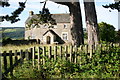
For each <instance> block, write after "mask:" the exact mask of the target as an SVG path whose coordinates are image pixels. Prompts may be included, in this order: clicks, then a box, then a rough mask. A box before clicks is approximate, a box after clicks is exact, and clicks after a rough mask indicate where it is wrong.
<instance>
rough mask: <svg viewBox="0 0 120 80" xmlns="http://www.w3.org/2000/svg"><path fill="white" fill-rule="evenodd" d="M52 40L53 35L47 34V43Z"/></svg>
mask: <svg viewBox="0 0 120 80" xmlns="http://www.w3.org/2000/svg"><path fill="white" fill-rule="evenodd" d="M50 42H51V37H50V36H47V44H50Z"/></svg>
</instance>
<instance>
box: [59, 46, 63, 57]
mask: <svg viewBox="0 0 120 80" xmlns="http://www.w3.org/2000/svg"><path fill="white" fill-rule="evenodd" d="M62 52H63V51H62V46H60V59H62Z"/></svg>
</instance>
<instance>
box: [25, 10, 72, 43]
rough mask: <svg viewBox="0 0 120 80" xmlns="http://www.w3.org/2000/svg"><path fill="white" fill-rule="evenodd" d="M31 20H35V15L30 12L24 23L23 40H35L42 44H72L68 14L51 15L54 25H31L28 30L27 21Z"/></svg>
mask: <svg viewBox="0 0 120 80" xmlns="http://www.w3.org/2000/svg"><path fill="white" fill-rule="evenodd" d="M32 18H37V14H34V13H33V11H30V12H29V17H28V19H27V20H26V22H25V39H37V40H39V41H40V43H42V44H54V43H58V44H64V43H72V36H71V30H70V29H71V24H70V15H69V14H52V18H53V19H54V20H55V21H56V25H52V27H49V26H48V25H46V24H43V25H41V24H38V25H34V24H32V25H31V27H30V28H28V24H29V21H30V20H31V19H32Z"/></svg>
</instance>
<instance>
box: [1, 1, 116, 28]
mask: <svg viewBox="0 0 120 80" xmlns="http://www.w3.org/2000/svg"><path fill="white" fill-rule="evenodd" d="M19 1H25V0H9V2H10V4H11V6H10V7H7V8H2V7H0V16H3V15H6V14H9V15H10V14H11V12H13V11H14V10H16V9H17V8H18V7H19V6H18V3H17V2H19ZM40 1H42V0H28V2H27V3H26V8H25V10H24V11H23V12H22V14H20V19H21V21H19V22H16V23H14V24H11V23H10V22H6V21H4V22H2V23H1V25H0V26H1V27H24V25H25V21H26V19H27V18H28V17H29V11H34V14H39V11H40V10H41V9H42V7H43V4H40ZM113 1H114V0H95V4H96V12H97V19H98V22H102V21H103V22H106V23H109V24H111V25H114V27H115V28H116V30H117V29H118V12H117V10H112V11H111V12H110V11H109V10H110V9H105V8H103V7H102V5H105V4H109V3H112V2H113ZM80 3H81V12H82V18H83V26H84V27H85V13H84V5H83V1H82V0H80ZM46 7H47V8H49V10H50V13H53V14H54V13H57V14H59V13H69V9H68V7H67V6H64V5H59V4H56V3H54V2H50V1H48V2H47V5H46Z"/></svg>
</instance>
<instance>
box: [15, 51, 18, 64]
mask: <svg viewBox="0 0 120 80" xmlns="http://www.w3.org/2000/svg"><path fill="white" fill-rule="evenodd" d="M14 55H15V63H16V62H17V60H18V56H17V50H15V53H14Z"/></svg>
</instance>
